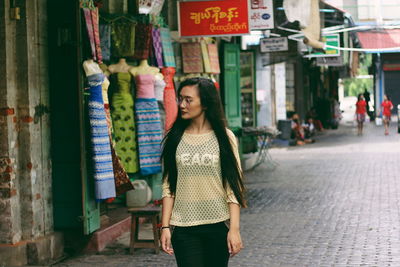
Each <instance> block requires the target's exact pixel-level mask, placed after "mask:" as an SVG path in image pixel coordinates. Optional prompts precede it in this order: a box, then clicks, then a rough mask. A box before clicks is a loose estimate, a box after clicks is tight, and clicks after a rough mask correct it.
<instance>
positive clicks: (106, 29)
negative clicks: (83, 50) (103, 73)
mask: <svg viewBox="0 0 400 267" xmlns="http://www.w3.org/2000/svg"><path fill="white" fill-rule="evenodd" d="M99 31H100V46H101V53H102V55H103V60H110V56H111V52H110V50H111V25H109V24H100V27H99Z"/></svg>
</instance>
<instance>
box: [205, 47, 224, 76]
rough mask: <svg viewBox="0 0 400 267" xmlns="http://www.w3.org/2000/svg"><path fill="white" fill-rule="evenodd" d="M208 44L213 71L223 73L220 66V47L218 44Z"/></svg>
mask: <svg viewBox="0 0 400 267" xmlns="http://www.w3.org/2000/svg"><path fill="white" fill-rule="evenodd" d="M207 46H208V57H209V59H210V68H211V73H214V74H219V73H221V69H220V67H219V57H218V47H217V45H216V44H208V45H207Z"/></svg>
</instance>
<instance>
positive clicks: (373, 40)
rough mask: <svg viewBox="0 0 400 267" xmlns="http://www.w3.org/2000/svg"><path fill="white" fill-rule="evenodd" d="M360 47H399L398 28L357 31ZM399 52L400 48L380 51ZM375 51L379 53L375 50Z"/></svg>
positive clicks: (399, 30)
mask: <svg viewBox="0 0 400 267" xmlns="http://www.w3.org/2000/svg"><path fill="white" fill-rule="evenodd" d="M357 36H358V40H359V41H360V43H361V47H362V48H365V49H384V48H391V47H400V29H382V30H371V31H365V32H358V33H357ZM385 52H386V53H393V52H400V50H393V51H387V50H386V51H382V53H385ZM376 53H379V51H377V52H376Z"/></svg>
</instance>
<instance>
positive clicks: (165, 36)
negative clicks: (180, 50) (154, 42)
mask: <svg viewBox="0 0 400 267" xmlns="http://www.w3.org/2000/svg"><path fill="white" fill-rule="evenodd" d="M160 36H161V45H162V50H163V58H164V66H166V67H174V68H175V67H176V65H175V56H174V49H173V47H172V40H171V34H170V32H169V29H168V28H160Z"/></svg>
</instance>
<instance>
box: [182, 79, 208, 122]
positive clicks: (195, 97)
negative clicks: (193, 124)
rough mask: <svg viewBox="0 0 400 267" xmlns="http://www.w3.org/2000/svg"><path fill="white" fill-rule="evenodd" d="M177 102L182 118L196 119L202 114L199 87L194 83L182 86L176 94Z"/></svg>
mask: <svg viewBox="0 0 400 267" xmlns="http://www.w3.org/2000/svg"><path fill="white" fill-rule="evenodd" d="M178 103H179V108H180V110H181V115H182V119H185V120H189V119H196V118H198V117H200V116H201V115H203V114H204V108H203V106H202V105H201V101H200V96H199V89H198V88H197V86H196V85H190V86H185V87H183V88H182V90H181V92H180V93H179V96H178Z"/></svg>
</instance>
